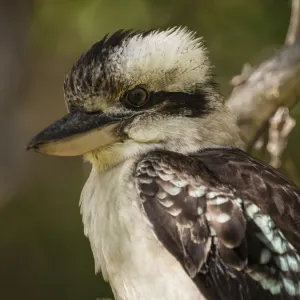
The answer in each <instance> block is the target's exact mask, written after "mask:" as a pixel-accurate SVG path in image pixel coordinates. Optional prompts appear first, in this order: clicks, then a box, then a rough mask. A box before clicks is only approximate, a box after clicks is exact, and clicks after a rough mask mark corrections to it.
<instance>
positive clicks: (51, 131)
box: [27, 110, 121, 156]
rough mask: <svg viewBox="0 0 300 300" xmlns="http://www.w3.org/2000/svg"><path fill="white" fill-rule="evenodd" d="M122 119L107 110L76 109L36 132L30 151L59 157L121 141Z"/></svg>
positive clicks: (29, 147)
mask: <svg viewBox="0 0 300 300" xmlns="http://www.w3.org/2000/svg"><path fill="white" fill-rule="evenodd" d="M120 121H121V119H120V118H114V117H111V116H108V115H106V114H105V113H103V112H99V113H86V112H83V111H79V110H77V111H73V112H70V113H68V114H67V115H66V116H64V117H63V118H62V119H60V120H58V121H56V122H54V123H53V124H51V125H50V126H48V127H47V128H46V129H44V130H43V131H42V132H40V133H39V134H38V135H36V136H35V137H34V138H33V139H32V140H31V141H30V143H29V144H28V146H27V150H33V151H37V152H40V153H43V154H49V155H57V156H77V155H82V154H85V153H87V152H89V151H92V150H95V149H97V148H101V147H104V146H107V145H110V144H113V143H115V142H117V141H119V140H120V137H119V136H118V134H117V128H118V123H119V122H120Z"/></svg>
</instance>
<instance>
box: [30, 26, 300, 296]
mask: <svg viewBox="0 0 300 300" xmlns="http://www.w3.org/2000/svg"><path fill="white" fill-rule="evenodd" d="M64 92H65V100H66V104H67V108H68V114H67V115H66V116H64V117H63V118H62V119H60V120H58V121H56V122H55V123H53V124H52V125H50V126H49V127H48V128H46V129H45V130H43V131H42V132H41V133H39V134H38V135H37V136H36V137H35V138H33V140H32V141H31V142H30V143H29V146H28V148H29V149H32V150H35V151H37V152H41V153H45V154H50V155H59V156H76V155H82V156H83V157H84V158H85V159H86V160H88V161H90V162H91V164H92V171H91V174H90V176H89V178H88V180H87V182H86V184H85V186H84V188H83V191H82V194H81V199H80V206H81V213H82V218H83V224H84V233H85V235H86V236H87V237H88V238H89V240H90V244H91V248H92V252H93V256H94V260H95V269H96V272H98V271H101V272H102V274H103V276H104V278H105V280H107V281H108V282H109V283H110V285H111V287H112V290H113V293H114V296H115V298H116V299H118V300H138V299H139V300H140V299H141V300H204V299H205V300H259V299H260V300H262V299H263V300H271V299H281V300H288V299H294V300H295V299H300V252H299V251H300V231H299V229H300V190H299V188H298V187H296V186H295V185H294V184H293V183H291V182H290V181H289V180H288V179H286V178H285V177H284V176H282V175H280V174H279V173H278V172H277V171H276V170H274V169H273V168H272V167H270V166H268V165H266V164H264V163H263V162H260V161H258V160H256V159H254V158H252V157H251V156H249V155H248V154H246V153H245V152H244V151H243V150H241V149H240V148H241V147H242V142H241V140H240V138H239V133H238V127H237V125H236V120H235V118H234V116H233V115H232V114H231V113H230V111H229V110H228V109H227V108H226V105H224V103H223V99H222V97H221V96H220V94H219V93H218V90H217V88H216V85H215V82H214V79H213V76H212V72H211V66H210V61H209V59H208V56H207V51H206V49H205V48H204V46H203V43H202V39H200V38H197V37H196V36H195V34H194V33H192V32H190V31H188V30H187V29H185V28H172V29H168V30H165V31H162V30H150V31H147V32H133V31H122V30H121V31H117V32H116V33H114V34H112V35H110V36H105V37H104V38H103V39H102V40H101V41H100V42H97V43H96V44H94V45H93V46H92V47H91V49H90V50H88V51H87V52H86V53H85V54H83V55H82V56H81V57H80V59H79V60H78V61H77V62H76V64H75V65H74V66H73V68H72V70H71V72H70V73H69V74H68V75H67V76H66V78H65V82H64Z"/></svg>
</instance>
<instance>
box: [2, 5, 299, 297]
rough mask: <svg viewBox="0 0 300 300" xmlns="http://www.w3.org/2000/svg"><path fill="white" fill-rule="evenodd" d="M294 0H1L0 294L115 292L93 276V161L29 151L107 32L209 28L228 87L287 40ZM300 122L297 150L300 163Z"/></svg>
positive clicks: (293, 144) (293, 151) (294, 140)
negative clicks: (83, 201)
mask: <svg viewBox="0 0 300 300" xmlns="http://www.w3.org/2000/svg"><path fill="white" fill-rule="evenodd" d="M290 4H291V3H290V1H287V0H251V1H249V0H197V1H196V0H185V1H171V0H130V1H129V0H72V1H71V0H52V1H50V0H36V1H34V0H0V37H1V39H0V105H1V106H0V132H1V147H0V166H1V168H0V170H1V171H0V277H1V278H0V299H5V300H6V299H24V300H25V299H26V300H27V299H45V300H47V299H49V300H50V299H56V300H59V299H73V300H76V299H78V300H79V299H80V300H82V299H84V300H85V299H86V300H88V299H93V300H95V299H96V298H97V297H107V296H110V295H111V293H110V290H109V288H108V286H107V285H106V284H104V283H103V281H102V278H101V276H100V275H97V276H95V275H94V266H93V258H92V254H91V251H90V248H89V242H88V240H87V239H86V238H85V237H84V235H83V228H82V223H81V216H80V213H79V208H78V201H79V196H80V192H81V189H82V186H83V184H84V181H85V179H86V177H87V175H88V171H89V166H87V165H84V164H83V162H82V160H81V159H80V158H57V157H46V156H42V155H39V154H34V153H27V152H25V146H26V143H27V141H28V140H29V139H30V137H31V136H33V135H34V134H35V133H37V132H38V131H39V130H40V129H42V128H43V127H45V126H46V125H48V124H49V123H50V122H52V121H54V120H55V119H57V118H59V117H60V116H62V115H63V114H64V113H65V111H66V110H65V105H64V101H63V90H62V83H63V78H64V75H65V74H66V73H67V72H68V71H69V70H70V68H71V66H72V63H74V62H75V60H76V59H77V58H78V57H79V56H80V54H81V53H82V52H84V51H86V50H87V49H88V48H89V46H90V45H91V44H92V43H94V42H96V41H98V40H99V39H101V38H102V37H103V35H104V34H105V33H107V32H113V31H115V30H117V29H120V28H134V29H149V28H157V27H161V28H166V27H169V26H173V25H186V26H188V27H189V28H190V29H193V30H196V31H198V34H199V35H201V36H204V38H205V41H206V44H207V46H208V48H209V49H210V52H211V58H212V60H213V63H214V65H215V73H216V74H217V75H218V76H217V80H218V82H219V83H220V86H221V92H222V93H223V94H224V95H225V96H227V95H229V94H230V91H231V87H230V85H229V84H228V82H229V80H230V79H231V78H232V76H234V75H236V74H238V73H240V70H241V68H242V66H243V64H244V63H246V62H249V63H252V64H256V63H258V62H259V61H261V60H263V59H264V58H266V57H268V55H270V54H272V53H274V52H275V51H276V50H277V49H279V48H280V46H281V45H282V44H283V42H284V39H285V34H286V31H287V28H288V23H289V16H290ZM294 117H296V118H297V119H299V114H298V113H297V111H295V112H294ZM298 140H299V128H296V129H295V130H294V131H293V134H292V136H291V141H290V144H289V148H288V152H289V153H290V155H291V156H292V158H293V160H294V161H295V164H296V168H297V169H300V159H299V158H298V147H297V146H298V143H299V142H298Z"/></svg>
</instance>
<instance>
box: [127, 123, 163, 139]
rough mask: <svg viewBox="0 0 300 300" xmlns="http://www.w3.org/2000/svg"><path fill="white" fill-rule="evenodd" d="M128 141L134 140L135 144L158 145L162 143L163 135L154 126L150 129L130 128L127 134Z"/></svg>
mask: <svg viewBox="0 0 300 300" xmlns="http://www.w3.org/2000/svg"><path fill="white" fill-rule="evenodd" d="M127 136H128V137H129V139H131V140H134V141H135V142H137V143H153V144H156V143H160V142H162V141H163V133H162V131H161V130H159V128H157V127H156V126H153V125H152V126H151V128H149V127H148V128H145V127H143V128H138V127H135V128H131V129H129V130H128V132H127Z"/></svg>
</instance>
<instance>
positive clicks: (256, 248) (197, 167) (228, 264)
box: [136, 148, 300, 300]
mask: <svg viewBox="0 0 300 300" xmlns="http://www.w3.org/2000/svg"><path fill="white" fill-rule="evenodd" d="M241 164H243V167H241ZM257 177H259V179H260V181H261V182H260V186H258V185H257V179H258V178H257ZM136 182H137V188H138V190H139V192H140V197H141V200H142V203H143V207H144V210H145V213H146V214H147V216H148V217H149V219H150V220H151V222H152V224H153V226H154V229H155V231H156V234H157V236H158V238H159V239H160V240H161V242H162V243H163V244H164V245H165V246H166V247H167V249H169V251H170V252H171V253H172V254H173V255H174V256H175V257H177V259H178V260H179V261H180V262H181V263H182V265H183V266H184V268H185V269H186V271H187V273H188V274H189V276H191V277H192V278H194V279H195V282H199V278H202V279H201V281H200V282H201V283H202V284H203V280H204V282H206V283H207V285H208V286H210V288H207V289H204V290H205V293H207V294H208V295H209V297H213V298H212V299H222V300H223V299H224V300H225V299H234V300H236V299H241V300H242V299H243V300H244V299H247V300H248V299H300V256H299V254H298V251H297V249H298V248H297V245H298V244H299V238H298V232H299V229H298V228H297V226H298V224H295V221H296V220H297V217H296V215H297V213H298V214H299V209H298V210H296V211H295V210H291V207H293V208H294V209H296V208H297V207H298V206H299V205H300V202H299V197H300V191H299V189H298V188H296V187H295V186H294V185H292V184H291V183H290V182H289V181H287V180H286V179H285V178H283V177H282V176H281V175H279V174H278V173H277V172H276V171H275V170H273V169H272V168H271V167H268V166H266V165H263V164H262V163H260V162H258V161H256V160H254V159H252V158H250V157H249V156H248V155H246V154H245V153H244V152H242V151H240V150H237V149H229V148H221V149H206V150H203V151H201V152H199V153H198V154H195V155H190V156H189V157H187V156H182V155H180V154H176V153H170V152H154V153H151V154H148V155H147V156H146V157H145V158H144V159H142V160H141V161H140V162H139V163H138V165H137V170H136ZM274 189H276V191H277V193H276V194H275V191H273V190H274ZM274 195H276V197H274ZM283 202H284V203H285V204H284V206H285V208H282V206H280V208H281V210H280V211H278V209H277V210H276V209H275V210H274V209H272V210H270V208H272V207H276V206H277V205H279V203H283ZM282 213H283V214H282ZM283 219H285V225H284V226H282V220H283ZM287 229H288V230H289V231H293V229H294V230H295V233H294V232H291V235H290V234H289V233H288V232H287V231H286V230H287ZM211 261H214V264H213V266H212V264H211ZM218 268H219V271H218ZM220 270H221V271H220ZM215 272H216V273H215ZM224 276H225V277H226V278H227V281H228V282H227V283H226V284H228V286H226V284H225V283H224V282H222V281H221V279H222V277H224ZM215 284H217V285H218V286H214V285H215ZM222 285H223V286H222ZM224 285H225V286H224ZM250 287H251V289H252V288H254V289H256V292H253V291H251V294H249V293H248V292H247V289H249V288H250ZM242 290H244V291H242ZM258 291H259V292H258ZM258 294H259V296H255V295H258ZM214 297H216V298H214ZM229 297H230V298H229Z"/></svg>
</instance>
